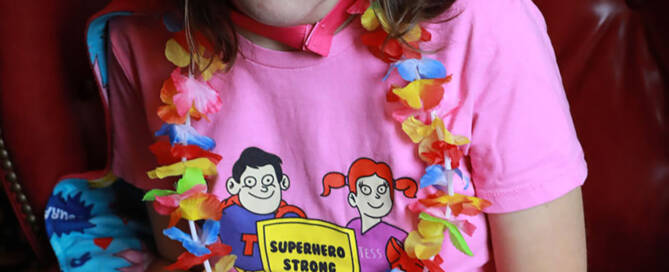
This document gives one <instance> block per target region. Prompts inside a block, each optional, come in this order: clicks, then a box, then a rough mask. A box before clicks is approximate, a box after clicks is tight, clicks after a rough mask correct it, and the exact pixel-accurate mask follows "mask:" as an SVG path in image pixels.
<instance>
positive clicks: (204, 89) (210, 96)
mask: <svg viewBox="0 0 669 272" xmlns="http://www.w3.org/2000/svg"><path fill="white" fill-rule="evenodd" d="M171 77H172V81H173V82H174V87H175V88H176V89H177V94H175V95H174V97H173V98H172V100H173V101H174V105H175V106H176V108H177V112H178V113H179V115H181V116H184V115H185V114H186V113H188V110H189V109H190V108H191V107H195V109H196V110H197V111H198V112H200V113H202V114H210V113H216V112H217V111H218V110H220V109H221V106H222V105H223V102H221V97H219V96H218V93H217V92H216V90H214V89H213V88H212V87H211V86H210V85H209V84H208V83H207V82H203V81H200V80H197V79H196V78H194V77H192V76H188V75H183V74H181V69H180V68H176V69H174V71H172V75H171Z"/></svg>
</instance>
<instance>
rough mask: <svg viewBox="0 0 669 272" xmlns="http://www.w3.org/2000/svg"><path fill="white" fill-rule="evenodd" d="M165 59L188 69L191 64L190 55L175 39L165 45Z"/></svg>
mask: <svg viewBox="0 0 669 272" xmlns="http://www.w3.org/2000/svg"><path fill="white" fill-rule="evenodd" d="M165 57H166V58H167V60H169V61H170V62H172V63H173V64H174V65H176V66H177V67H186V66H188V64H190V53H189V52H188V51H186V49H184V48H183V47H181V45H179V43H178V42H177V41H176V40H174V39H169V40H167V43H165Z"/></svg>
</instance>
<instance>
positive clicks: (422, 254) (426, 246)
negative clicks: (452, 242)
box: [404, 231, 444, 260]
mask: <svg viewBox="0 0 669 272" xmlns="http://www.w3.org/2000/svg"><path fill="white" fill-rule="evenodd" d="M443 241H444V235H443V233H442V234H441V236H436V237H429V238H426V237H421V235H420V233H418V231H412V232H410V233H409V235H408V236H407V238H406V239H405V240H404V250H406V252H407V254H409V256H411V257H412V258H416V259H419V260H427V259H430V258H432V257H434V256H435V255H437V254H438V253H439V251H441V245H442V243H443Z"/></svg>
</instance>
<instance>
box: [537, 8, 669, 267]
mask: <svg viewBox="0 0 669 272" xmlns="http://www.w3.org/2000/svg"><path fill="white" fill-rule="evenodd" d="M535 3H536V4H537V6H539V8H540V9H541V10H542V12H543V13H544V16H545V17H546V21H547V25H548V32H549V35H550V36H551V39H552V41H553V45H554V47H555V50H556V53H557V58H558V62H559V65H560V69H561V73H562V76H563V81H564V84H565V89H566V92H567V96H568V98H569V102H570V104H571V112H572V115H573V117H574V122H575V125H576V129H577V131H578V136H579V139H580V140H581V143H582V145H583V148H584V151H585V155H586V159H587V162H588V168H589V177H588V180H587V181H586V183H585V185H584V187H583V198H584V204H585V213H586V225H587V235H588V236H587V237H588V249H589V252H588V255H589V266H590V271H669V261H667V259H666V254H667V253H666V252H669V231H668V230H669V141H668V140H669V134H668V130H667V125H668V123H667V118H669V115H668V114H667V113H668V112H667V110H668V109H667V106H668V105H667V98H669V97H667V94H668V93H667V91H669V85H668V84H669V74H668V72H669V70H667V68H669V14H667V13H669V1H666V0H629V1H624V0H562V1H554V0H535ZM663 255H664V256H663Z"/></svg>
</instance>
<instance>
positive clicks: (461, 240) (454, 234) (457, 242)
mask: <svg viewBox="0 0 669 272" xmlns="http://www.w3.org/2000/svg"><path fill="white" fill-rule="evenodd" d="M418 217H419V218H420V219H423V220H427V221H431V222H435V223H440V224H443V225H444V226H446V228H447V229H448V236H449V237H450V238H451V243H452V244H453V246H454V247H455V248H457V249H458V250H460V251H462V253H464V254H467V255H469V256H474V253H472V250H471V249H470V248H469V246H468V245H467V241H465V237H463V236H462V233H461V232H460V230H459V229H458V227H457V226H456V225H455V224H453V223H451V222H448V221H446V220H444V219H441V218H438V217H434V216H431V215H429V214H427V213H424V212H423V213H420V215H419V216H418Z"/></svg>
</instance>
